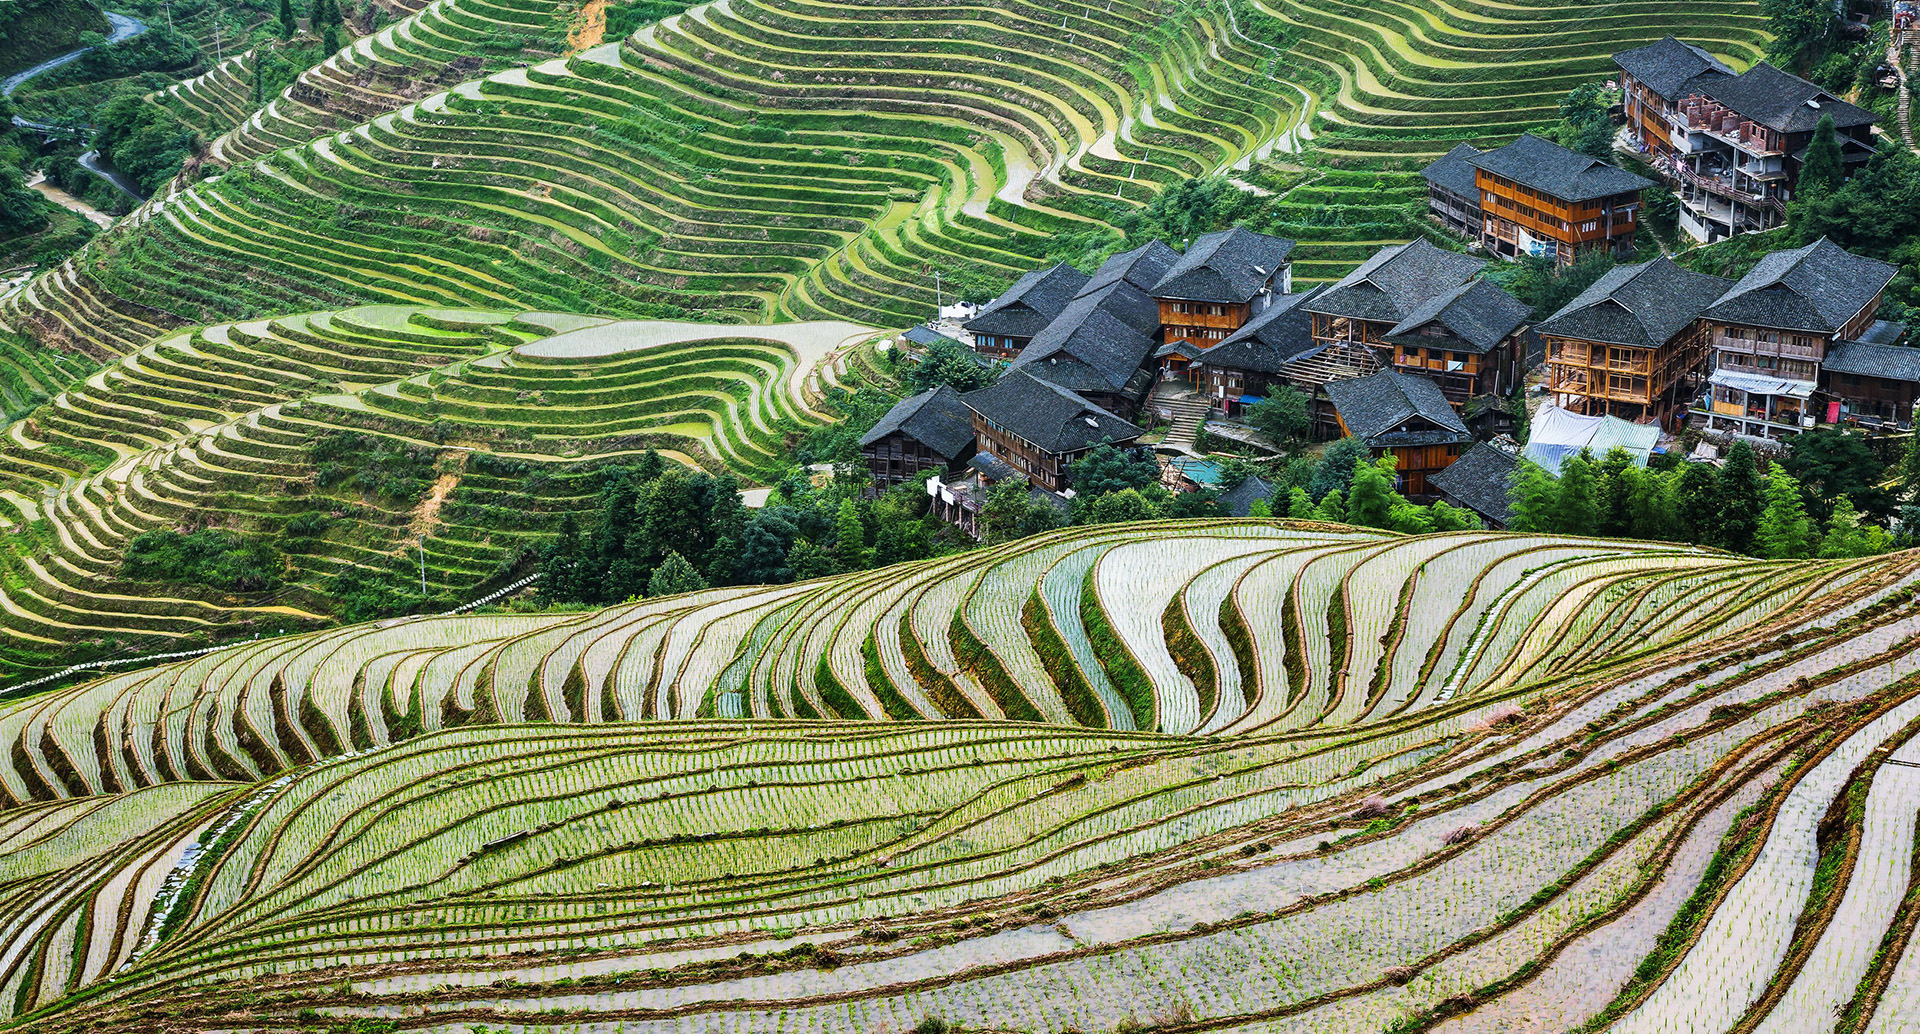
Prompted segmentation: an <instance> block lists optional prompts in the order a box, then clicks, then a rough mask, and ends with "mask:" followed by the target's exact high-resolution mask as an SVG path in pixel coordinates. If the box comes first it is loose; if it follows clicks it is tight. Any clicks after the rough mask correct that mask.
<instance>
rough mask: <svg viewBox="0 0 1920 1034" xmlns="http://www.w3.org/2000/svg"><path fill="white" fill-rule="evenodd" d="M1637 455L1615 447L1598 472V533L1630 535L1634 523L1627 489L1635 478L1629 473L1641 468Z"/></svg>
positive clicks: (1597, 469) (1596, 531)
mask: <svg viewBox="0 0 1920 1034" xmlns="http://www.w3.org/2000/svg"><path fill="white" fill-rule="evenodd" d="M1637 469H1639V468H1637V467H1635V466H1634V464H1633V457H1632V456H1630V455H1628V454H1627V450H1625V449H1623V448H1621V447H1619V446H1617V445H1616V446H1614V447H1613V448H1611V449H1608V450H1607V454H1606V456H1604V457H1602V458H1601V460H1600V465H1599V467H1598V468H1596V469H1595V471H1594V481H1595V484H1594V493H1593V498H1594V506H1595V512H1594V517H1593V526H1594V532H1595V533H1596V534H1600V535H1605V536H1607V537H1609V538H1620V537H1624V536H1625V535H1627V534H1628V533H1629V532H1630V531H1631V530H1632V526H1633V519H1632V516H1631V514H1630V513H1629V512H1628V509H1627V492H1628V488H1629V486H1630V484H1631V479H1630V477H1629V475H1628V474H1627V472H1628V471H1630V470H1637Z"/></svg>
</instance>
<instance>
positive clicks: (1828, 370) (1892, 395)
mask: <svg viewBox="0 0 1920 1034" xmlns="http://www.w3.org/2000/svg"><path fill="white" fill-rule="evenodd" d="M1905 333H1906V328H1905V327H1903V326H1901V325H1900V324H1898V323H1892V322H1888V321H1886V320H1881V321H1879V322H1877V323H1875V324H1873V325H1872V326H1871V327H1868V328H1867V332H1866V333H1865V334H1864V335H1863V336H1862V339H1861V340H1857V341H1837V342H1835V343H1834V344H1833V347H1831V348H1829V349H1827V357H1826V359H1825V360H1823V361H1822V362H1821V364H1820V386H1819V389H1818V390H1817V391H1816V393H1815V397H1816V398H1817V399H1819V400H1820V401H1821V402H1824V403H1826V407H1827V411H1826V412H1825V413H1822V414H1820V415H1821V416H1823V417H1825V418H1826V420H1827V422H1829V423H1838V424H1851V425H1854V426H1857V427H1865V428H1869V429H1873V430H1908V429H1911V428H1912V426H1913V407H1914V403H1915V400H1916V399H1920V348H1907V347H1902V346H1900V345H1897V344H1895V343H1894V342H1897V341H1899V340H1900V338H1901V337H1902V336H1903V335H1904V334H1905Z"/></svg>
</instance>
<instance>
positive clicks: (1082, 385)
mask: <svg viewBox="0 0 1920 1034" xmlns="http://www.w3.org/2000/svg"><path fill="white" fill-rule="evenodd" d="M1142 306H1144V307H1145V308H1144V309H1142ZM1146 311H1150V312H1151V313H1152V315H1151V316H1150V317H1149V316H1143V315H1142V313H1143V312H1146ZM1159 313H1160V307H1159V306H1158V305H1157V304H1155V303H1154V301H1153V299H1151V298H1148V297H1147V296H1146V295H1145V294H1144V293H1142V292H1141V291H1140V289H1139V288H1137V287H1134V286H1133V285H1132V284H1129V283H1125V282H1120V283H1116V284H1114V285H1112V286H1111V287H1108V288H1106V289H1105V290H1103V291H1100V292H1098V293H1095V294H1090V295H1086V296H1085V297H1082V298H1076V299H1074V302H1073V304H1072V305H1069V306H1068V307H1067V310H1066V311H1065V312H1063V313H1061V314H1060V316H1059V318H1058V319H1055V320H1054V321H1053V322H1052V323H1049V324H1047V326H1046V328H1045V329H1043V330H1042V331H1041V332H1040V333H1039V334H1037V335H1035V336H1034V338H1033V340H1032V341H1030V342H1028V344H1027V347H1026V348H1024V349H1022V350H1021V352H1020V356H1019V358H1017V359H1015V360H1014V361H1013V365H1012V368H1013V369H1016V370H1019V369H1024V370H1026V371H1027V372H1029V373H1032V374H1034V375H1035V376H1039V377H1044V378H1046V379H1047V380H1050V381H1053V382H1054V383H1055V384H1059V385H1061V386H1063V387H1068V388H1072V389H1074V390H1076V391H1114V390H1118V389H1120V388H1121V387H1122V386H1124V385H1125V384H1126V383H1127V381H1128V380H1130V379H1131V378H1132V377H1133V374H1134V371H1136V370H1138V369H1139V368H1140V364H1141V363H1144V362H1146V361H1147V359H1148V358H1149V357H1150V356H1152V355H1153V349H1154V344H1155V342H1154V338H1153V334H1154V332H1155V331H1158V330H1159V329H1160V315H1159ZM1142 319H1145V320H1146V321H1147V322H1146V323H1144V324H1143V323H1141V320H1142ZM1143 327H1144V329H1143Z"/></svg>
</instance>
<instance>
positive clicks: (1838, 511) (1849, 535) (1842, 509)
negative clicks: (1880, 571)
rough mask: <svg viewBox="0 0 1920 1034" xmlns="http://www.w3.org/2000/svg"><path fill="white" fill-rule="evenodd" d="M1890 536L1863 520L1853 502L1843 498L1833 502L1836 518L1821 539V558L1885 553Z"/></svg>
mask: <svg viewBox="0 0 1920 1034" xmlns="http://www.w3.org/2000/svg"><path fill="white" fill-rule="evenodd" d="M1888 545H1889V543H1888V540H1887V533H1886V532H1884V531H1881V530H1880V529H1879V528H1876V527H1874V526H1873V525H1871V524H1864V523H1862V522H1861V520H1860V511H1858V510H1856V509H1854V508H1853V500H1851V499H1849V498H1847V497H1846V496H1841V497H1840V498H1839V499H1836V500H1834V504H1833V516H1831V517H1829V518H1827V532H1826V534H1825V535H1822V536H1821V537H1820V555H1821V556H1823V557H1828V558H1832V559H1846V558H1848V557H1861V556H1872V555H1874V554H1875V553H1884V552H1886V550H1887V547H1888Z"/></svg>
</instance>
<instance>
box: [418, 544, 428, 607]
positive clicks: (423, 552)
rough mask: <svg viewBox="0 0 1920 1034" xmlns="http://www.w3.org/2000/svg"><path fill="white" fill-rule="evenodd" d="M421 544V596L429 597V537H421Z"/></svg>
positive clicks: (422, 597)
mask: <svg viewBox="0 0 1920 1034" xmlns="http://www.w3.org/2000/svg"><path fill="white" fill-rule="evenodd" d="M418 542H419V545H420V598H421V599H423V600H424V599H426V598H427V537H426V536H425V535H422V536H420V537H419V540H418Z"/></svg>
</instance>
